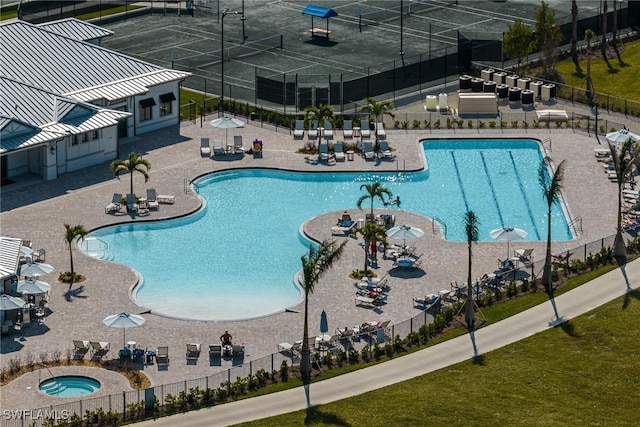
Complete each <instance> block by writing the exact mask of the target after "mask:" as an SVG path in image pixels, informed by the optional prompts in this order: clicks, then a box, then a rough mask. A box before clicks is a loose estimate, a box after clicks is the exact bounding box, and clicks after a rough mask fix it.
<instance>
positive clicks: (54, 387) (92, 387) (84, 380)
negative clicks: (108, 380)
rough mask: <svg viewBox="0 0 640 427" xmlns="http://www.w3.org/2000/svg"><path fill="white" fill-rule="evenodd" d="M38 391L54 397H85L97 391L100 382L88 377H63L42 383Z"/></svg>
mask: <svg viewBox="0 0 640 427" xmlns="http://www.w3.org/2000/svg"><path fill="white" fill-rule="evenodd" d="M39 389H40V391H41V392H43V393H46V394H48V395H49V396H55V397H77V396H86V395H88V394H91V393H95V392H96V391H98V390H99V389H100V382H99V381H97V380H94V379H93V378H90V377H84V376H79V375H65V376H61V377H55V378H49V379H47V380H45V381H42V382H41V383H40V385H39Z"/></svg>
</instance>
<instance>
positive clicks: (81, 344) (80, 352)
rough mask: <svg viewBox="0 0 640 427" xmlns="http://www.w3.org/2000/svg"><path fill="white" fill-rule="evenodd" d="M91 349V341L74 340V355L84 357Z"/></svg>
mask: <svg viewBox="0 0 640 427" xmlns="http://www.w3.org/2000/svg"><path fill="white" fill-rule="evenodd" d="M87 351H89V341H81V340H73V354H74V356H79V357H84V355H85V354H86V353H87Z"/></svg>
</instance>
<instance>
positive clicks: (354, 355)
mask: <svg viewBox="0 0 640 427" xmlns="http://www.w3.org/2000/svg"><path fill="white" fill-rule="evenodd" d="M359 361H360V355H359V354H358V350H356V349H355V348H353V347H351V348H350V349H349V363H351V364H352V365H355V364H357V363H358V362H359Z"/></svg>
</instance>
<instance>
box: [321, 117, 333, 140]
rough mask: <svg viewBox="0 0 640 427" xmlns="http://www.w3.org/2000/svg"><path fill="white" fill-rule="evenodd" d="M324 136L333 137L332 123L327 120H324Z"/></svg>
mask: <svg viewBox="0 0 640 427" xmlns="http://www.w3.org/2000/svg"><path fill="white" fill-rule="evenodd" d="M323 133H324V138H325V139H333V125H332V124H331V122H330V121H329V120H325V121H324V131H323Z"/></svg>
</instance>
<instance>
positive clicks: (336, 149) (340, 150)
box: [333, 142, 346, 162]
mask: <svg viewBox="0 0 640 427" xmlns="http://www.w3.org/2000/svg"><path fill="white" fill-rule="evenodd" d="M333 156H334V157H335V158H336V162H338V161H340V162H344V161H345V159H346V158H345V155H344V145H342V142H336V143H335V144H334V145H333Z"/></svg>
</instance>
